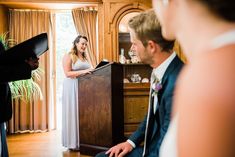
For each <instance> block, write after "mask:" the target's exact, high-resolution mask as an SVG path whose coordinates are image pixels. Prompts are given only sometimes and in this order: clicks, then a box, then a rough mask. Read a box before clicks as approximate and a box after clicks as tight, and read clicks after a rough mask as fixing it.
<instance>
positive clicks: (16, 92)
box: [0, 32, 43, 102]
mask: <svg viewBox="0 0 235 157" xmlns="http://www.w3.org/2000/svg"><path fill="white" fill-rule="evenodd" d="M0 41H1V42H2V43H3V45H4V47H5V49H8V48H9V47H11V46H14V45H15V43H16V41H14V40H13V39H9V38H8V32H6V33H3V34H1V35H0ZM42 73H43V70H42V69H41V68H40V67H39V68H37V69H36V70H34V71H32V77H31V78H30V79H27V80H20V81H13V82H9V85H10V89H11V93H12V98H13V99H20V100H23V101H26V102H28V101H29V100H30V99H31V98H32V97H36V98H39V99H42V97H43V96H42V91H41V88H40V86H39V84H38V83H37V82H36V81H38V80H40V79H41V74H42Z"/></svg>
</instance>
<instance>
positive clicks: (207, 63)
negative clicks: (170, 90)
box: [152, 0, 235, 157]
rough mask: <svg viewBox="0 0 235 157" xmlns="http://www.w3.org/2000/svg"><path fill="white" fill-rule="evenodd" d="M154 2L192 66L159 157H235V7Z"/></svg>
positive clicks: (185, 0) (222, 1)
mask: <svg viewBox="0 0 235 157" xmlns="http://www.w3.org/2000/svg"><path fill="white" fill-rule="evenodd" d="M152 2H153V6H154V9H155V12H156V14H157V16H158V19H159V21H160V23H161V25H162V33H163V36H164V37H165V38H167V39H171V40H173V39H177V40H178V41H179V43H180V45H181V46H182V48H183V51H184V53H185V55H186V56H187V60H188V64H187V66H185V69H184V70H183V71H182V74H181V75H180V77H179V80H178V81H179V82H178V84H177V87H176V96H175V102H174V114H173V120H172V121H171V124H170V127H169V130H168V132H167V134H166V136H165V139H164V141H163V144H162V146H161V149H160V156H161V157H234V156H235V149H234V145H235V96H234V93H235V72H234V69H235V9H234V8H235V3H234V1H233V0H153V1H152Z"/></svg>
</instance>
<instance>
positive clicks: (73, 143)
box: [62, 59, 91, 150]
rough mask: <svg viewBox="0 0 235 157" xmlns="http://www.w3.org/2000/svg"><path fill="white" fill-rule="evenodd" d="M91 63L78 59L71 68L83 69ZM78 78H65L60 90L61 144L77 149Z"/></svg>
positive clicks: (74, 69) (75, 69)
mask: <svg viewBox="0 0 235 157" xmlns="http://www.w3.org/2000/svg"><path fill="white" fill-rule="evenodd" d="M90 67H91V65H90V64H89V63H88V62H87V61H81V60H80V59H78V60H77V61H76V62H75V63H74V64H73V65H72V70H73V71H77V70H85V69H88V68H90ZM78 105H79V104H78V79H76V78H65V79H64V82H63V90H62V145H63V146H64V147H67V148H69V149H77V150H78V149H79V112H78Z"/></svg>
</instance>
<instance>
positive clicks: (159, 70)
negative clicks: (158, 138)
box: [127, 52, 176, 148]
mask: <svg viewBox="0 0 235 157" xmlns="http://www.w3.org/2000/svg"><path fill="white" fill-rule="evenodd" d="M175 56H176V53H175V52H173V53H172V54H171V55H170V56H169V57H168V58H167V59H166V60H165V61H164V62H163V63H162V64H160V65H159V66H158V67H157V68H154V69H153V72H152V75H155V77H156V78H158V79H159V81H160V82H161V81H162V78H163V75H164V73H165V72H166V69H167V67H168V66H169V65H170V63H171V62H172V61H173V59H174V58H175ZM151 77H154V76H151ZM153 81H154V79H152V78H151V88H152V84H153ZM156 101H157V96H156V95H155V96H154V106H153V107H154V113H155V112H156V109H157V102H156ZM127 142H128V143H130V144H131V146H132V147H133V148H135V147H136V145H135V143H134V142H133V141H131V140H129V139H128V140H127Z"/></svg>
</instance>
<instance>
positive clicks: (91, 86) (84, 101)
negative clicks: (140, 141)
mask: <svg viewBox="0 0 235 157" xmlns="http://www.w3.org/2000/svg"><path fill="white" fill-rule="evenodd" d="M78 101H79V131H80V132H79V134H80V152H81V154H86V155H95V154H97V153H98V152H101V151H105V150H107V149H108V148H110V147H111V146H113V145H115V144H117V143H119V142H122V141H123V139H124V105H123V104H124V103H123V67H122V65H121V64H118V63H109V64H106V65H104V66H102V67H100V68H98V69H96V70H95V71H94V72H93V73H92V74H88V75H85V76H82V77H79V78H78Z"/></svg>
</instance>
